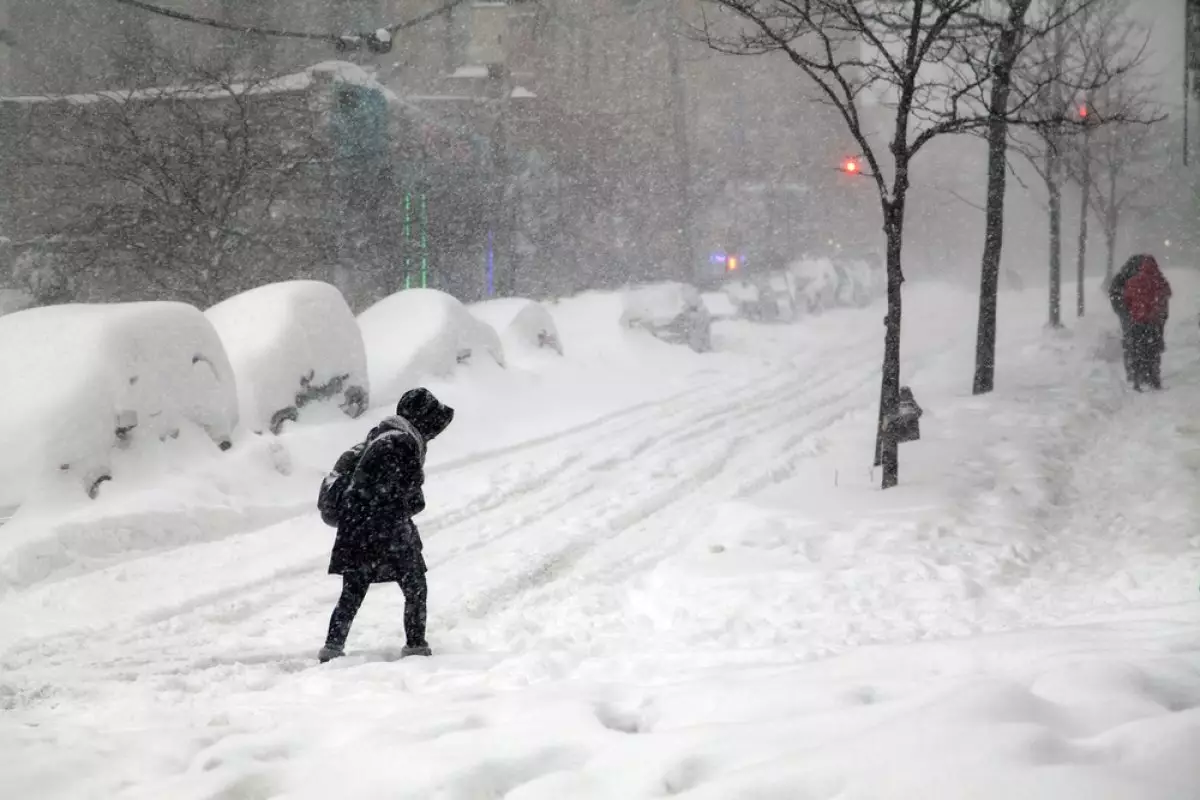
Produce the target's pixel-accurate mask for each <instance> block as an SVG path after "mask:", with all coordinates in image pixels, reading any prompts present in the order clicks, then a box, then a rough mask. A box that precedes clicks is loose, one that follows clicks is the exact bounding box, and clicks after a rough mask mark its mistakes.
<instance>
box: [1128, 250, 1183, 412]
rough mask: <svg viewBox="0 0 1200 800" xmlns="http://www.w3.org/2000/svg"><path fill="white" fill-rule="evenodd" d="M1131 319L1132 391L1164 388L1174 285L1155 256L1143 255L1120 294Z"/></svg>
mask: <svg viewBox="0 0 1200 800" xmlns="http://www.w3.org/2000/svg"><path fill="white" fill-rule="evenodd" d="M1121 299H1122V301H1123V304H1124V307H1125V313H1126V314H1127V315H1128V320H1129V345H1130V348H1129V349H1130V356H1131V358H1130V361H1131V362H1132V366H1133V388H1134V389H1137V390H1138V391H1139V392H1140V391H1141V390H1142V386H1143V385H1147V384H1148V385H1149V386H1150V387H1151V388H1153V389H1161V388H1162V354H1163V350H1165V349H1166V339H1165V335H1164V329H1165V328H1166V324H1167V316H1168V314H1169V313H1170V303H1171V284H1169V283H1168V282H1167V279H1166V276H1164V275H1163V274H1162V270H1160V269H1159V268H1158V262H1157V261H1155V260H1154V257H1153V256H1144V257H1143V258H1142V260H1141V263H1140V264H1138V267H1137V270H1136V271H1135V272H1134V273H1133V274H1132V275H1130V277H1129V280H1127V281H1125V285H1124V287H1123V289H1122V291H1121Z"/></svg>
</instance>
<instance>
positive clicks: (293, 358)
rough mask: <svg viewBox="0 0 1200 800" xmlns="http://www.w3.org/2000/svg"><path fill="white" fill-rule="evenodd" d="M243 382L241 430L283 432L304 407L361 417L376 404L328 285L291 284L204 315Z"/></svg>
mask: <svg viewBox="0 0 1200 800" xmlns="http://www.w3.org/2000/svg"><path fill="white" fill-rule="evenodd" d="M205 316H206V317H208V319H209V321H210V322H211V323H212V325H213V327H214V328H216V330H217V333H218V335H220V337H221V341H222V342H224V344H225V351H226V352H227V353H228V354H229V361H230V363H231V364H232V365H233V371H234V374H235V375H236V376H237V386H238V400H239V404H240V407H241V418H242V425H243V427H246V428H248V429H250V430H253V431H255V432H262V431H270V432H271V433H279V432H280V430H281V429H282V427H283V425H284V424H285V423H287V422H289V421H292V422H294V421H295V420H296V419H297V418H298V416H299V412H300V409H302V408H305V407H306V406H309V405H311V404H316V403H334V404H337V405H338V406H339V407H340V408H341V410H342V412H343V413H345V414H346V415H348V416H350V417H357V416H359V415H360V414H362V413H363V412H364V411H366V409H367V406H368V404H369V399H370V397H369V392H370V384H369V382H368V377H367V356H366V352H365V349H364V347H363V342H362V335H361V334H360V333H359V329H358V322H357V321H356V320H355V319H354V313H353V312H352V311H351V310H350V307H349V306H348V305H347V304H346V299H345V298H344V297H342V293H341V292H339V291H338V290H337V288H335V287H334V286H331V285H330V284H328V283H323V282H321V281H284V282H282V283H272V284H268V285H267V286H260V287H258V288H256V289H251V290H250V291H248V292H242V293H241V294H239V295H235V296H233V297H231V298H229V299H228V300H224V301H222V302H220V303H218V304H217V305H215V306H213V307H212V308H210V309H208V311H206V312H205Z"/></svg>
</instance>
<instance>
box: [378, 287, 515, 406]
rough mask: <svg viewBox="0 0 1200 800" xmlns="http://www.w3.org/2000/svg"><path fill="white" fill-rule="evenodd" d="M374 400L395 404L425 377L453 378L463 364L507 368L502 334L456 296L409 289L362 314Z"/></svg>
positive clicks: (390, 296)
mask: <svg viewBox="0 0 1200 800" xmlns="http://www.w3.org/2000/svg"><path fill="white" fill-rule="evenodd" d="M358 327H359V330H360V331H361V332H362V338H363V342H364V344H365V345H366V350H367V370H368V372H369V374H370V376H371V385H372V386H374V387H375V389H374V392H375V397H377V398H379V399H380V402H387V401H395V399H396V398H398V397H399V396H400V395H401V394H403V393H404V392H405V391H406V390H407V389H411V388H412V387H414V386H416V385H418V384H419V383H420V382H421V380H422V379H423V378H427V377H432V378H448V377H450V376H452V375H453V374H454V372H455V370H457V369H458V368H459V367H460V366H463V365H478V364H487V363H490V364H495V365H499V366H501V367H503V366H504V347H503V345H502V344H501V342H500V335H499V334H498V333H496V331H495V329H494V328H492V327H491V326H490V325H488V324H486V323H484V322H481V321H480V320H478V319H476V318H475V317H474V316H473V315H472V314H471V312H470V311H468V310H467V307H466V306H464V305H463V304H462V303H461V302H459V301H458V300H457V299H456V298H454V297H451V296H450V295H448V294H446V293H445V292H439V291H437V290H436V289H405V290H404V291H402V292H396V293H395V294H393V295H389V296H388V297H385V298H383V299H382V300H380V301H379V302H378V303H376V304H375V305H373V306H371V307H370V308H368V309H367V310H366V311H364V312H362V313H361V314H359V315H358Z"/></svg>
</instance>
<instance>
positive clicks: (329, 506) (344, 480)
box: [317, 442, 367, 528]
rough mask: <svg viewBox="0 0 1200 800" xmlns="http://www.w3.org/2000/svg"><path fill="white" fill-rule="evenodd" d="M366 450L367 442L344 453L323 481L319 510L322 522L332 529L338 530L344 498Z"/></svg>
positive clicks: (318, 500)
mask: <svg viewBox="0 0 1200 800" xmlns="http://www.w3.org/2000/svg"><path fill="white" fill-rule="evenodd" d="M366 449H367V442H359V443H358V444H356V445H354V447H351V448H350V449H349V450H347V451H346V452H344V453H342V454H341V455H340V456H338V460H337V462H336V463H335V464H334V465H333V471H332V472H330V473H329V474H328V475H326V476H325V478H324V479H323V480H322V481H321V489H320V491H318V492H317V510H318V511H320V512H321V521H322V522H324V523H325V524H326V525H328V526H330V527H331V528H336V527H337V526H338V523H339V522H340V521H341V516H342V497H343V496H344V495H345V494H346V487H348V486H349V485H350V479H351V478H353V477H354V470H355V469H356V468H357V467H358V462H359V460H360V459H361V458H362V454H363V451H364V450H366Z"/></svg>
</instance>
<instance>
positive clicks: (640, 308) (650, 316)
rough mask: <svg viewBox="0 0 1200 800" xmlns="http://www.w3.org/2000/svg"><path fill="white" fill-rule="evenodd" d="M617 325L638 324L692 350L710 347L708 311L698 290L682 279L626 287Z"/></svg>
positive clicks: (631, 326) (710, 322) (664, 338)
mask: <svg viewBox="0 0 1200 800" xmlns="http://www.w3.org/2000/svg"><path fill="white" fill-rule="evenodd" d="M621 299H622V311H621V325H623V326H624V327H626V328H641V329H643V330H646V331H649V332H650V333H651V334H652V335H654V336H655V337H656V338H658V339H661V340H663V341H665V342H670V343H672V344H686V345H688V347H690V348H692V349H693V350H695V351H696V352H698V353H700V352H705V351H707V350H710V349H711V348H712V336H711V327H712V315H711V314H709V312H708V308H707V307H706V306H705V305H704V301H703V300H702V299H701V297H700V292H699V291H698V290H697V289H696V288H695V287H694V286H689V285H688V284H685V283H657V284H649V285H646V286H637V287H633V288H630V289H627V290H626V291H625V292H624V294H623V295H622V297H621Z"/></svg>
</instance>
